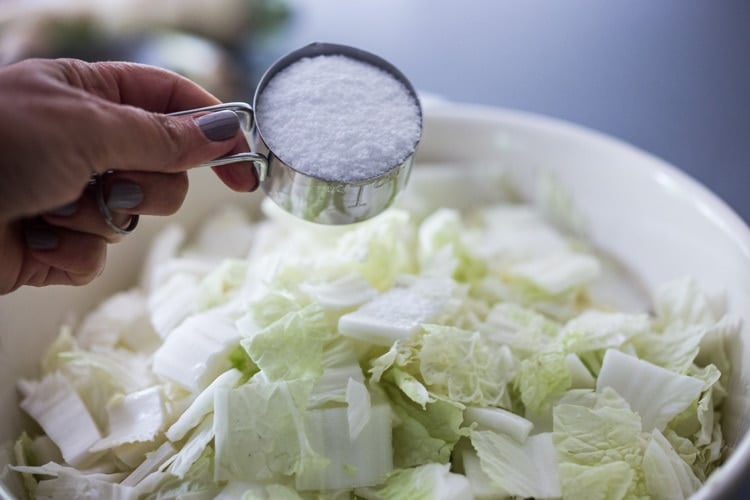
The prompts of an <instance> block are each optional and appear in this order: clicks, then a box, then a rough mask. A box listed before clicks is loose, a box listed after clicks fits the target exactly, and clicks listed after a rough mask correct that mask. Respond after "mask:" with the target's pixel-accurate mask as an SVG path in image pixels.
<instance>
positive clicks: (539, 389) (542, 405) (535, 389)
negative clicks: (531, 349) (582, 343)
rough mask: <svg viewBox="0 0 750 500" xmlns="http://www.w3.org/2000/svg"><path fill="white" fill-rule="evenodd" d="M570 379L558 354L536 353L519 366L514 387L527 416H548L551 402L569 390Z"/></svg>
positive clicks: (566, 364)
mask: <svg viewBox="0 0 750 500" xmlns="http://www.w3.org/2000/svg"><path fill="white" fill-rule="evenodd" d="M572 384H573V378H572V376H571V374H570V370H569V368H568V361H567V356H566V355H565V353H564V352H561V351H540V352H538V353H536V354H534V355H533V356H531V357H529V358H526V359H524V360H523V361H522V362H521V368H520V370H519V372H518V376H517V377H516V378H515V380H514V381H513V385H514V387H516V389H517V390H518V391H519V392H520V393H521V401H523V404H524V406H525V407H526V410H527V411H529V412H531V414H540V413H542V412H543V411H544V412H545V413H549V411H548V407H550V406H551V404H552V402H553V400H554V398H555V397H556V396H559V395H560V394H562V393H563V392H564V391H565V390H567V389H569V388H570V387H571V385H572Z"/></svg>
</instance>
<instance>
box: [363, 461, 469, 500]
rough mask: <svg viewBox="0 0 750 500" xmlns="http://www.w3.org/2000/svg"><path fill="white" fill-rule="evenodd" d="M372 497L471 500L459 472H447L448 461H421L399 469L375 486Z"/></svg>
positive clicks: (409, 499)
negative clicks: (423, 463) (445, 462)
mask: <svg viewBox="0 0 750 500" xmlns="http://www.w3.org/2000/svg"><path fill="white" fill-rule="evenodd" d="M373 498H383V499H385V498H387V499H392V500H472V499H473V498H474V496H473V494H472V492H471V485H470V484H469V481H468V479H466V477H465V476H463V475H461V474H455V473H453V472H451V471H450V466H449V465H448V464H445V465H441V464H425V465H420V466H418V467H413V468H410V469H399V470H397V471H394V472H393V473H392V474H390V475H389V476H388V479H387V480H386V481H385V484H384V485H383V486H381V487H379V488H376V489H375V490H374V492H373Z"/></svg>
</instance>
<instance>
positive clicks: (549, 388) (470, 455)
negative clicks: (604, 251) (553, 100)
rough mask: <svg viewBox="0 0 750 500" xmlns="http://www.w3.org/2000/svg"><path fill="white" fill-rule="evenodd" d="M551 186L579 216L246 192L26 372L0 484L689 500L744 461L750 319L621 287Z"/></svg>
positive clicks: (668, 291) (705, 303) (178, 233)
mask: <svg viewBox="0 0 750 500" xmlns="http://www.w3.org/2000/svg"><path fill="white" fill-rule="evenodd" d="M441 175H442V177H440V178H439V182H440V183H442V184H441V186H443V187H441V188H440V190H443V191H446V192H450V190H449V189H448V187H449V184H450V183H446V182H447V181H446V179H447V177H445V174H444V173H443V174H441ZM486 178H487V179H496V180H497V181H498V182H500V178H499V177H496V176H495V177H493V176H488V177H486ZM506 182H507V179H504V180H502V183H506ZM503 186H505V184H503ZM479 187H480V186H479V185H478V189H479ZM506 187H507V186H506ZM481 188H482V189H483V191H482V192H485V191H487V189H488V188H487V186H481ZM545 189H546V191H545V192H548V193H550V194H549V195H550V196H552V197H554V199H551V200H549V203H548V204H547V205H545V206H546V209H545V210H546V211H547V212H549V211H550V210H552V212H555V210H554V207H557V208H558V209H560V210H563V211H564V212H565V213H563V214H556V215H555V214H554V213H548V214H547V215H555V217H556V218H557V219H560V220H556V222H557V223H563V225H565V226H568V227H569V228H570V227H573V228H574V229H575V232H574V233H569V232H564V231H561V230H559V229H558V228H557V227H556V226H555V225H554V224H552V223H550V222H549V221H548V220H547V219H545V217H544V216H543V215H542V214H541V213H540V212H539V211H537V210H535V209H534V208H533V207H531V206H527V205H522V204H519V203H500V204H489V205H485V206H479V207H473V208H469V207H463V209H462V210H458V209H453V208H446V207H441V208H438V207H433V206H432V205H430V203H428V201H426V200H429V199H430V198H429V196H427V197H426V198H425V199H419V198H413V199H411V201H410V202H403V203H400V206H401V207H404V206H407V207H409V206H410V207H412V210H411V211H409V210H405V209H403V208H399V207H398V206H397V207H395V208H392V209H390V210H388V211H387V212H385V213H384V214H382V215H381V216H379V217H376V218H374V219H372V220H370V221H367V222H364V223H361V224H357V225H354V226H351V227H323V226H317V225H313V224H308V223H305V222H303V221H300V220H296V219H294V218H292V217H289V216H288V215H287V214H285V213H283V212H282V211H280V210H278V209H276V208H274V207H273V206H272V205H270V204H268V203H265V204H264V207H263V210H264V213H265V214H266V216H267V217H266V219H264V220H262V221H258V222H251V221H250V220H248V218H247V217H245V215H244V213H243V212H242V210H240V209H237V208H228V209H225V210H222V211H220V212H219V213H218V214H217V215H215V216H214V217H212V218H211V219H209V221H208V222H206V224H204V225H203V226H202V228H200V229H199V230H198V233H197V235H194V236H193V237H192V238H191V237H189V235H187V233H186V232H185V231H184V230H182V229H180V228H176V227H170V228H168V229H167V230H165V231H164V232H163V233H162V235H161V236H160V237H159V238H157V240H156V242H155V243H154V249H153V252H152V254H151V256H150V257H149V259H148V262H147V266H146V269H145V270H144V274H143V277H142V279H141V282H142V284H141V285H140V286H137V287H135V288H133V289H131V290H127V291H124V292H121V293H118V294H116V295H114V296H112V297H109V298H105V299H104V300H103V301H102V303H101V305H100V306H99V307H97V308H96V309H94V310H93V311H92V312H91V313H90V314H88V315H87V316H85V317H84V318H83V319H82V321H81V322H80V324H79V325H77V326H76V325H66V326H64V327H63V328H61V330H60V335H59V337H58V339H57V340H56V341H55V342H54V343H53V344H52V345H51V346H50V347H49V349H48V351H47V353H46V354H45V356H44V357H43V359H42V360H40V367H41V372H40V377H39V378H38V379H36V380H32V379H28V380H22V381H20V382H19V384H18V388H19V392H20V394H21V396H22V400H21V402H20V407H21V409H22V410H24V411H25V412H26V413H27V414H28V415H29V416H30V417H31V418H33V419H34V420H35V421H36V423H37V424H38V426H39V429H41V433H40V434H33V433H32V434H30V435H29V434H23V435H22V436H21V437H20V438H19V439H18V441H17V442H15V443H9V444H8V445H5V446H4V447H0V452H1V453H0V484H1V485H2V486H3V487H4V488H5V489H7V490H8V491H12V492H21V494H24V495H29V496H33V495H39V496H41V497H45V496H49V497H55V498H56V497H57V496H59V495H68V496H70V497H80V498H86V497H87V495H88V497H91V498H94V497H96V498H105V497H106V498H122V499H134V498H152V499H167V498H178V497H179V498H214V497H215V498H220V499H229V498H257V499H266V498H290V499H292V498H323V497H325V498H334V499H335V498H342V499H343V498H350V497H351V496H353V495H357V496H358V497H360V498H366V499H398V498H403V499H413V498H425V499H427V498H429V499H441V498H445V499H449V498H450V499H454V498H457V499H464V498H465V499H470V498H503V497H515V498H525V497H535V498H547V499H553V498H566V499H578V498H584V497H590V498H628V497H646V496H650V497H652V498H687V497H688V496H690V495H691V494H692V493H694V492H695V491H697V490H698V489H699V488H700V487H701V485H702V484H703V483H704V482H705V481H706V480H707V478H708V477H709V476H710V474H711V473H712V471H714V470H715V469H716V468H717V467H719V466H720V464H721V461H722V458H723V456H724V452H725V448H726V443H725V441H724V439H723V433H722V429H721V425H720V421H721V411H722V406H721V405H722V402H723V400H724V399H725V397H726V389H725V387H726V384H727V381H728V376H729V370H730V369H731V366H730V364H729V360H730V359H731V358H730V356H729V353H728V352H727V345H729V344H730V341H731V338H732V337H733V336H735V335H737V333H738V331H739V328H740V319H739V318H736V317H733V316H732V315H730V314H727V312H726V308H725V307H722V303H721V301H719V300H716V298H715V297H714V296H712V295H710V294H708V293H706V292H704V291H702V290H701V288H700V286H699V284H698V283H696V282H695V281H693V280H691V279H689V278H681V277H677V278H678V279H675V280H674V281H672V282H669V283H666V284H665V285H664V286H663V287H661V288H659V289H658V290H656V291H654V294H653V297H654V304H653V306H652V311H653V312H650V311H649V310H646V309H644V310H642V311H622V310H618V308H617V304H613V303H610V302H606V301H603V300H600V298H599V297H598V296H597V294H596V293H595V288H594V287H593V285H594V284H595V282H596V281H597V280H600V279H602V276H603V275H604V270H605V267H606V265H607V261H606V260H605V259H603V258H600V256H599V255H598V254H597V253H596V252H595V251H594V250H593V249H591V247H590V245H588V244H587V243H586V242H585V241H584V240H582V239H581V235H582V234H583V229H582V228H583V227H584V224H583V219H582V218H581V217H579V216H576V214H574V213H573V211H572V208H571V205H570V200H569V199H567V198H565V197H564V196H563V195H562V193H561V192H560V191H559V190H558V189H556V188H554V187H550V186H547V188H545ZM503 190H504V192H505V187H504V188H503ZM487 192H488V193H489V191H487ZM421 194H423V195H424V194H425V193H421ZM485 198H486V196H485ZM543 212H544V210H543ZM555 217H553V218H555ZM30 432H31V431H30ZM0 491H2V490H0ZM55 495H57V496H55Z"/></svg>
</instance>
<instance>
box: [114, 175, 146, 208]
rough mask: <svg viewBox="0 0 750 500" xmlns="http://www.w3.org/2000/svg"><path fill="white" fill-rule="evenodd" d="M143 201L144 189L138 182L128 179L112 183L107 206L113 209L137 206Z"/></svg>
mask: <svg viewBox="0 0 750 500" xmlns="http://www.w3.org/2000/svg"><path fill="white" fill-rule="evenodd" d="M142 201H143V190H142V189H141V187H140V186H139V185H137V184H133V183H132V182H127V181H116V182H113V183H112V187H111V188H110V191H109V197H108V198H107V206H108V207H109V208H111V209H114V210H117V209H118V208H135V207H137V206H138V205H140V204H141V202H142Z"/></svg>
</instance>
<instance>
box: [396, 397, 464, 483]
mask: <svg viewBox="0 0 750 500" xmlns="http://www.w3.org/2000/svg"><path fill="white" fill-rule="evenodd" d="M383 389H384V390H385V393H386V394H387V396H388V398H389V399H390V404H391V408H392V410H393V412H394V414H395V417H396V419H397V421H396V423H395V427H394V428H393V453H394V465H395V466H396V467H400V468H403V467H413V466H416V465H422V464H426V463H429V462H436V463H441V464H444V463H447V462H448V460H449V459H450V455H451V452H452V450H453V447H454V446H455V445H456V443H457V442H458V440H459V438H460V437H461V436H462V435H464V434H466V432H465V429H462V428H461V424H462V423H463V406H462V405H459V404H457V403H454V402H451V401H449V400H446V399H440V398H439V399H436V400H435V401H434V402H431V403H428V404H427V405H425V407H424V408H422V407H421V405H419V404H417V403H415V402H414V401H412V400H411V399H410V398H408V397H407V396H406V395H405V394H404V393H403V392H402V391H401V390H400V389H399V388H398V387H396V386H393V385H391V384H384V385H383Z"/></svg>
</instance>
